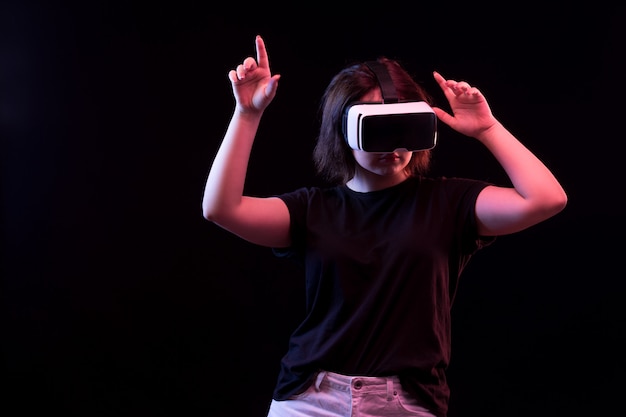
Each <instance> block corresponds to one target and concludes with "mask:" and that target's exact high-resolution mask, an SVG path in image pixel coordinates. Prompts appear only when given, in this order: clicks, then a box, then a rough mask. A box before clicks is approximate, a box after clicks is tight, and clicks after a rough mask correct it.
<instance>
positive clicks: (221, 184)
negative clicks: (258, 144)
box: [202, 111, 261, 221]
mask: <svg viewBox="0 0 626 417" xmlns="http://www.w3.org/2000/svg"><path fill="white" fill-rule="evenodd" d="M260 119H261V115H260V114H250V113H245V114H244V113H240V112H238V111H235V113H234V114H233V117H232V119H231V121H230V124H229V125H228V129H227V130H226V134H225V135H224V139H223V141H222V144H221V145H220V148H219V149H218V151H217V154H216V156H215V159H214V160H213V164H212V166H211V170H210V171H209V175H208V178H207V181H206V185H205V188H204V197H203V200H202V212H203V215H204V217H205V218H206V219H207V220H211V221H215V220H216V219H218V218H219V217H220V216H223V215H227V214H229V213H232V211H233V210H234V209H235V208H236V207H237V206H238V205H239V204H240V202H241V199H242V195H243V189H244V183H245V179H246V172H247V169H248V161H249V159H250V153H251V151H252V145H253V143H254V137H255V135H256V132H257V129H258V127H259V122H260Z"/></svg>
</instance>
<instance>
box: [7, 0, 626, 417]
mask: <svg viewBox="0 0 626 417" xmlns="http://www.w3.org/2000/svg"><path fill="white" fill-rule="evenodd" d="M1 4H2V6H1V8H0V128H1V131H0V135H1V140H2V148H1V149H0V151H1V157H2V158H1V164H2V166H1V168H2V171H1V176H2V182H1V187H2V188H1V192H2V194H1V195H2V252H1V261H2V303H3V304H2V307H3V310H2V311H3V317H4V319H5V320H4V322H3V328H2V333H1V336H0V338H1V339H0V342H1V346H2V354H3V367H4V369H5V371H0V372H2V375H3V376H4V379H5V380H6V381H5V382H7V383H8V385H7V386H6V387H5V389H4V390H3V391H2V395H3V396H4V398H3V399H2V401H1V402H0V407H2V409H0V413H2V415H3V416H7V417H9V416H29V415H35V414H39V413H42V412H45V413H46V414H47V413H59V414H61V415H64V416H90V417H96V416H221V415H229V416H233V415H234V416H242V417H248V416H249V417H255V416H263V415H264V413H265V411H266V408H267V406H268V404H269V401H270V398H271V392H272V389H273V385H274V381H275V378H276V374H277V371H278V361H279V360H280V357H281V356H282V354H283V353H284V351H285V349H286V347H287V346H286V341H287V337H288V334H289V332H290V331H291V330H292V328H293V326H294V325H295V323H296V322H297V320H298V319H299V317H300V315H301V314H302V311H303V304H302V301H303V294H302V289H303V284H302V275H301V271H300V270H299V269H298V268H297V267H295V266H294V265H292V264H290V263H287V262H285V261H283V260H279V259H276V258H274V256H273V255H272V254H271V252H270V251H269V250H268V249H266V248H260V247H256V246H253V245H251V244H248V243H246V242H243V241H241V240H239V239H238V238H235V237H233V236H231V235H229V234H228V233H226V232H224V231H223V230H221V229H219V228H218V227H216V226H214V225H212V224H210V223H208V222H207V221H205V220H204V219H203V218H202V215H201V198H202V191H203V186H204V181H205V178H206V175H207V172H208V169H209V166H210V163H211V161H212V158H213V156H214V154H215V152H216V150H217V148H218V146H219V143H220V141H221V138H222V135H223V133H224V131H225V129H226V126H227V123H228V120H229V118H230V115H231V112H232V109H233V103H234V101H233V97H232V94H231V89H230V83H229V81H228V78H227V73H228V71H229V70H230V69H231V68H234V67H235V66H236V65H237V64H238V63H240V62H241V61H242V60H243V59H244V58H245V57H246V56H249V55H253V54H254V36H255V35H256V34H261V35H263V36H264V38H265V41H266V44H267V48H268V52H269V55H270V63H271V66H272V69H273V71H274V72H276V73H281V74H282V79H281V82H280V86H279V90H278V95H277V97H276V99H275V100H274V102H273V103H272V105H271V106H270V108H269V109H268V110H267V112H266V115H265V117H264V119H263V122H262V125H261V128H260V131H259V134H258V136H257V138H258V140H257V142H256V144H255V148H254V149H253V155H252V161H251V165H250V169H249V180H248V183H247V192H249V193H253V194H259V195H265V194H275V193H280V192H283V191H287V190H291V189H293V188H295V187H298V186H301V185H313V184H316V183H318V180H317V179H316V178H315V177H314V175H313V170H312V164H311V160H310V152H311V150H312V146H313V140H314V138H315V135H316V129H317V106H318V103H319V98H320V96H321V94H322V92H323V89H324V88H325V86H326V84H327V83H328V82H329V81H330V78H331V77H332V75H334V74H335V73H336V72H337V71H338V70H339V69H340V68H342V67H343V66H344V65H345V64H347V63H350V62H352V61H353V60H362V59H371V58H375V57H377V56H378V55H387V56H391V57H394V58H398V59H400V60H401V61H402V62H404V64H405V65H406V66H407V68H408V69H409V70H410V71H411V72H412V73H413V74H414V75H415V77H416V79H417V80H418V81H420V82H423V83H424V84H425V85H426V86H427V88H428V89H429V90H430V91H431V92H432V93H433V95H434V97H435V99H436V101H437V102H438V103H439V104H440V105H442V106H445V100H444V98H443V96H442V95H441V94H440V92H439V91H438V89H437V86H436V84H435V83H434V81H433V80H432V77H431V72H432V71H433V70H437V71H439V72H441V73H442V74H443V75H444V76H445V77H448V78H453V79H459V80H460V79H464V80H467V81H469V82H470V83H471V84H473V85H475V86H477V87H479V88H480V89H481V90H482V91H483V92H484V93H485V95H486V96H487V99H488V100H489V101H490V104H491V106H492V109H493V111H494V113H495V114H496V116H497V117H498V118H499V119H500V120H501V121H502V122H503V123H504V124H505V125H506V126H507V127H508V128H509V129H510V130H511V131H512V132H513V133H514V134H516V135H517V136H518V137H519V138H520V139H521V140H522V141H523V142H524V143H525V144H526V145H527V146H528V147H530V148H531V149H532V150H533V151H534V152H535V153H536V154H537V155H538V156H539V157H540V158H541V159H542V160H544V161H545V162H546V163H547V165H548V166H549V167H550V168H551V169H552V170H553V171H554V173H555V175H556V176H557V177H558V178H559V179H560V180H561V181H562V183H563V185H564V187H565V189H566V191H567V192H568V194H569V197H570V201H569V205H568V207H567V208H566V209H565V211H563V212H562V213H561V214H559V215H558V216H556V217H554V218H552V219H550V220H548V221H546V222H544V223H542V224H540V225H537V226H535V227H534V228H532V229H529V230H526V231H523V232H521V233H518V234H515V235H511V236H504V237H501V238H499V240H498V241H497V243H496V244H494V245H493V246H491V247H489V248H487V249H485V250H484V251H482V252H480V253H479V254H478V255H476V257H475V258H474V260H473V262H472V263H470V266H469V267H468V268H467V270H466V272H465V274H464V276H463V278H462V281H461V287H460V289H459V293H458V296H457V301H456V304H455V306H454V309H453V317H454V337H453V340H454V345H453V357H452V365H451V367H450V369H449V376H450V384H451V387H452V390H453V394H452V403H451V409H450V417H460V416H463V417H471V416H477V417H478V416H480V417H490V416H494V417H496V416H497V417H502V416H507V417H514V416H527V415H534V416H555V415H557V416H565V415H568V416H587V415H606V414H609V411H612V410H613V409H615V408H617V409H621V408H622V407H621V406H622V404H621V402H620V401H619V396H620V395H622V394H623V390H624V388H626V387H625V385H624V382H623V380H624V372H625V371H626V369H625V367H624V365H625V364H624V358H623V356H624V352H625V348H626V341H625V336H624V334H625V332H626V325H625V322H624V308H623V304H624V301H623V298H624V295H626V286H625V284H624V274H623V270H622V269H623V268H622V264H623V256H624V240H623V239H624V229H625V228H624V219H623V217H624V216H623V215H624V203H625V200H626V199H625V197H626V193H625V191H624V190H625V188H624V181H623V178H624V175H623V170H624V166H623V165H624V162H623V161H624V158H623V156H622V150H623V146H624V143H623V142H624V138H625V136H624V133H623V128H622V125H623V118H624V114H625V112H624V110H626V109H625V107H624V105H623V97H624V74H625V70H626V66H625V65H624V58H623V54H624V51H625V48H624V44H625V42H624V40H625V39H626V36H625V35H626V34H625V33H624V21H626V20H625V19H626V13H625V12H624V7H619V6H615V5H614V6H609V5H604V4H601V3H600V2H591V3H585V4H583V5H581V6H579V7H574V8H573V6H571V5H568V6H565V7H561V6H559V7H556V6H554V7H550V6H547V5H546V4H543V5H541V6H531V5H529V4H527V3H524V5H522V4H521V3H517V4H506V5H505V4H504V3H502V4H501V5H500V6H494V5H491V6H486V5H484V6H483V5H480V4H476V3H474V2H467V3H465V4H463V5H462V6H459V5H452V4H439V5H426V6H425V5H423V4H420V3H411V4H407V5H405V6H400V5H392V4H391V3H390V4H389V6H390V9H388V10H385V9H384V8H383V7H382V5H378V7H377V8H376V9H373V8H372V9H369V10H366V5H365V4H364V3H354V4H351V3H345V4H340V3H337V2H336V3H330V4H322V3H307V4H301V5H295V4H294V5H292V6H289V5H278V4H270V3H261V2H259V3H258V4H256V5H255V6H254V7H252V6H250V5H246V4H245V3H242V2H229V3H221V4H220V5H215V4H213V5H212V4H211V3H209V2H200V1H169V2H166V1H160V2H158V1H157V2H139V1H127V2H121V1H120V2H112V1H104V0H98V1H89V2H43V1H39V2H29V1H3V2H2V3H1ZM217 6H220V7H217ZM367 7H369V6H367ZM218 9H219V10H222V11H220V12H218V11H217V10H218ZM434 158H435V161H434V165H433V173H434V174H444V175H447V176H457V175H458V176H467V177H475V178H480V179H486V180H490V181H494V182H498V183H506V182H507V179H506V177H505V176H504V175H503V173H502V171H501V169H500V168H499V166H498V165H497V164H495V163H494V161H493V160H492V158H491V156H490V155H489V154H488V153H486V151H485V150H484V149H483V148H481V146H480V145H478V144H477V142H474V141H472V140H469V139H467V138H464V137H460V136H458V135H457V134H455V132H453V131H451V130H450V129H446V128H445V127H442V129H441V132H440V139H439V144H438V146H437V148H436V149H435V153H434ZM618 407H619V408H618Z"/></svg>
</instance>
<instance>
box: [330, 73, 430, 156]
mask: <svg viewBox="0 0 626 417" xmlns="http://www.w3.org/2000/svg"><path fill="white" fill-rule="evenodd" d="M366 65H367V66H368V67H369V68H370V69H371V70H372V71H373V72H374V74H375V75H376V79H377V81H378V84H379V85H380V88H381V91H382V96H383V102H382V103H365V102H356V103H353V104H351V105H349V106H347V107H346V109H345V110H344V114H343V123H342V130H343V135H344V137H345V139H346V142H347V144H348V146H350V148H352V149H355V150H361V151H365V152H393V151H396V150H405V151H411V152H412V151H423V150H427V149H432V148H434V147H435V145H436V144H437V116H436V115H435V112H434V111H433V109H432V108H431V107H430V106H429V105H428V104H427V103H426V102H424V101H402V102H400V101H398V95H397V93H396V88H395V86H394V85H393V81H392V80H391V76H390V75H389V73H388V72H387V68H386V67H385V65H384V64H382V63H380V62H378V61H368V62H366Z"/></svg>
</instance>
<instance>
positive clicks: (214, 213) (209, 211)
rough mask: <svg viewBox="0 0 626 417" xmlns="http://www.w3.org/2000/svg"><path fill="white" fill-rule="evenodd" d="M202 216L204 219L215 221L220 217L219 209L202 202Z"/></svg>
mask: <svg viewBox="0 0 626 417" xmlns="http://www.w3.org/2000/svg"><path fill="white" fill-rule="evenodd" d="M202 217H204V219H205V220H208V221H210V222H212V223H215V222H216V221H217V219H218V218H219V217H220V216H219V210H217V208H216V207H214V206H212V205H210V204H206V203H203V204H202Z"/></svg>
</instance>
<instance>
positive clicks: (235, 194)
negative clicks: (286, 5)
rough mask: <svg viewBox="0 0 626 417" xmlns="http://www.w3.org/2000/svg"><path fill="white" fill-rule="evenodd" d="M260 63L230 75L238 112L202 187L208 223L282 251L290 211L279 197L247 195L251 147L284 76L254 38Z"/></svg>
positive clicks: (241, 66)
mask: <svg viewBox="0 0 626 417" xmlns="http://www.w3.org/2000/svg"><path fill="white" fill-rule="evenodd" d="M256 51H257V58H256V60H255V59H254V58H252V57H248V58H246V59H245V60H244V61H243V62H242V63H241V64H239V65H238V66H237V67H236V69H233V70H231V71H230V72H229V73H228V77H229V79H230V82H231V85H232V88H233V94H234V96H235V102H236V103H235V109H234V112H233V116H232V118H231V120H230V123H229V125H228V129H227V130H226V134H225V135H224V138H223V140H222V144H221V145H220V148H219V149H218V151H217V154H216V156H215V159H214V161H213V165H212V166H211V170H210V171H209V175H208V178H207V181H206V185H205V188H204V198H203V200H202V213H203V216H204V218H206V219H207V220H209V221H212V222H214V223H215V224H217V225H219V226H221V227H223V228H224V229H226V230H228V231H230V232H232V233H234V234H236V235H238V236H240V237H241V238H243V239H245V240H247V241H249V242H252V243H256V244H259V245H263V246H271V247H282V246H287V245H288V244H289V243H290V240H289V212H288V210H287V206H286V205H285V204H284V202H283V201H282V200H280V199H279V198H276V197H268V198H256V197H249V196H244V195H243V189H244V182H245V178H246V173H247V170H248V161H249V158H250V152H251V150H252V144H253V142H254V138H255V136H256V133H257V130H258V128H259V123H260V121H261V116H262V115H263V112H264V111H265V109H266V108H267V106H268V105H269V104H270V102H271V101H272V100H273V98H274V96H275V95H276V89H277V87H278V80H279V78H280V75H272V74H271V72H270V66H269V59H268V56H267V51H266V49H265V43H264V42H263V39H262V38H261V37H260V36H257V37H256Z"/></svg>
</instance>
